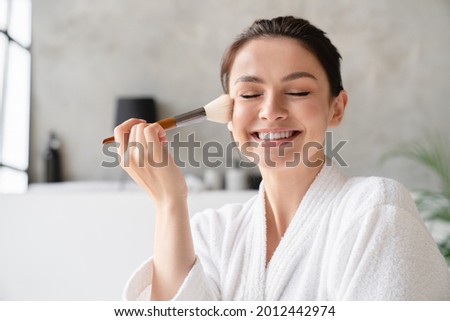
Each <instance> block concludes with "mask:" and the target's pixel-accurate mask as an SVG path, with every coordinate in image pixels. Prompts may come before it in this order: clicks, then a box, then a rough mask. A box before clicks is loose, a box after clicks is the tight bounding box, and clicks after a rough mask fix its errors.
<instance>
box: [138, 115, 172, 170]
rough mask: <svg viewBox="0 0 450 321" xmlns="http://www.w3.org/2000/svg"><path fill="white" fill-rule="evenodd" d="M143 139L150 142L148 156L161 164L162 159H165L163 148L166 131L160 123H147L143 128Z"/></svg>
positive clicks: (165, 151) (165, 150)
mask: <svg viewBox="0 0 450 321" xmlns="http://www.w3.org/2000/svg"><path fill="white" fill-rule="evenodd" d="M143 135H144V139H145V140H146V141H147V142H151V144H149V145H148V146H147V147H148V157H151V160H152V161H153V162H154V163H155V164H163V161H164V160H165V159H167V156H168V155H165V153H167V152H168V151H167V149H165V148H164V144H165V143H166V142H167V138H166V132H165V130H164V128H162V127H161V125H160V124H158V123H154V124H150V125H147V126H146V127H145V128H144V130H143Z"/></svg>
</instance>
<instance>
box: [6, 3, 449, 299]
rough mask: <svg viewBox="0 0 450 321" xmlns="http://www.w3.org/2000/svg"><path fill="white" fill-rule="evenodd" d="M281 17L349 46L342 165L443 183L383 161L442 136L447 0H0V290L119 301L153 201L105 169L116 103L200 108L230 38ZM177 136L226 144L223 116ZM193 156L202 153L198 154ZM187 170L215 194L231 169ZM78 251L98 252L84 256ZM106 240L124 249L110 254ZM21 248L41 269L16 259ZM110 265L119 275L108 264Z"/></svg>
mask: <svg viewBox="0 0 450 321" xmlns="http://www.w3.org/2000/svg"><path fill="white" fill-rule="evenodd" d="M279 15H294V16H298V17H302V18H306V19H308V20H310V22H312V23H313V24H315V25H317V26H318V27H319V28H321V29H323V30H324V31H326V32H327V34H328V36H329V37H330V38H331V40H332V42H333V43H334V44H335V45H336V47H337V48H338V49H339V51H340V53H341V55H342V57H343V61H342V75H343V83H344V87H345V89H346V90H347V91H348V94H349V103H348V107H347V112H346V116H345V118H344V122H343V124H342V125H341V127H340V128H338V129H336V130H335V131H334V133H333V143H334V145H336V144H337V143H338V142H339V141H340V140H345V141H348V142H347V143H346V145H345V146H344V147H343V148H342V149H341V150H340V152H339V153H340V155H341V156H342V158H343V159H344V160H345V162H346V164H347V165H348V166H347V167H345V168H344V171H346V172H347V173H349V174H351V175H364V176H370V175H377V176H385V177H391V178H394V179H396V180H398V181H400V182H401V183H403V184H404V185H406V186H407V187H408V188H409V189H411V190H412V191H414V190H416V189H418V188H426V189H431V190H435V189H439V188H440V187H441V184H442V182H441V179H440V178H439V176H437V175H435V174H433V173H432V171H430V170H429V169H427V168H425V167H424V166H420V165H418V163H417V162H414V161H413V160H411V159H408V158H394V159H391V160H389V161H388V162H385V163H382V162H381V161H380V160H381V158H382V157H383V155H385V154H386V153H388V152H390V151H392V150H396V149H397V148H398V147H399V146H400V145H401V144H405V143H411V142H417V141H420V140H421V139H422V138H423V135H424V133H426V132H427V131H433V132H437V133H439V134H440V135H441V136H442V137H444V138H449V137H450V133H449V130H448V122H449V119H450V108H449V107H450V106H449V102H450V59H449V56H450V55H449V53H450V42H449V41H448V31H449V30H450V1H448V0H429V1H422V0H398V1H388V0H379V1H371V0H360V1H350V0H341V1H328V0H295V1H294V0H277V1H271V0H215V1H205V0H189V1H188V0H166V1H157V0H127V1H122V0H96V1H88V0H59V1H52V0H33V1H31V0H0V192H3V193H6V194H7V195H4V196H2V197H1V198H0V202H2V203H1V205H0V214H1V216H0V217H1V220H2V223H4V224H1V225H3V229H4V231H2V233H0V235H1V236H0V243H1V244H3V247H0V250H2V253H3V255H6V256H4V257H6V258H7V259H6V260H7V261H8V264H2V265H3V270H2V273H3V275H4V277H3V278H2V279H0V299H1V298H3V299H79V298H81V299H116V298H119V297H120V286H121V285H123V283H124V282H125V280H126V277H127V275H128V274H129V273H131V270H132V269H133V267H136V264H138V262H140V260H142V259H143V258H145V257H147V256H148V255H149V253H150V252H151V242H152V241H151V235H150V232H148V230H149V226H151V224H152V221H151V220H152V218H151V217H148V215H147V214H148V213H147V214H146V213H137V212H139V209H142V208H147V207H146V206H148V208H147V209H148V211H151V202H149V201H148V199H147V198H146V196H145V195H141V194H140V192H138V191H137V190H134V189H133V188H129V189H131V190H132V191H131V192H130V191H129V192H130V193H129V194H126V193H125V194H124V193H122V194H120V195H119V194H115V193H116V189H117V188H116V187H118V186H120V182H121V181H124V180H125V181H126V180H127V179H126V178H124V176H123V173H122V171H121V170H120V168H106V167H105V166H102V162H104V161H111V159H110V158H108V157H107V156H106V155H105V154H104V151H103V150H102V144H101V142H102V140H103V138H105V137H107V136H110V135H112V132H113V128H114V126H115V123H116V117H117V112H118V111H117V110H118V101H119V100H120V99H123V98H133V99H134V98H139V99H140V98H145V99H152V101H153V103H154V106H155V108H156V113H157V117H158V118H163V117H168V116H173V115H176V114H179V113H182V112H185V111H188V110H191V109H193V108H197V107H200V106H203V105H204V104H206V103H207V102H209V101H211V100H212V99H214V98H215V97H216V96H218V95H219V94H221V93H222V89H221V86H220V79H219V68H220V62H221V58H222V54H223V52H224V50H225V49H226V48H227V46H228V45H229V44H230V43H231V42H232V41H233V39H234V38H235V37H236V36H237V34H238V33H240V32H241V31H242V30H243V29H244V28H246V27H248V26H249V25H250V24H251V23H252V22H253V21H254V20H255V19H257V18H272V17H275V16H279ZM177 133H179V134H180V135H181V137H182V138H183V137H184V139H186V140H187V137H188V135H189V134H192V133H195V138H196V139H197V140H199V141H200V142H202V143H206V142H208V141H217V142H219V143H220V144H222V145H223V146H225V145H227V144H229V142H230V135H229V132H228V131H227V128H226V126H225V125H218V124H215V123H202V124H198V125H193V126H190V127H187V128H183V129H177V130H173V131H171V133H170V137H169V139H171V138H172V137H173V135H175V134H177ZM444 141H445V140H444ZM440 147H442V148H444V149H448V148H449V146H448V145H445V143H444V145H443V146H440ZM185 152H186V153H187V151H185ZM182 157H186V155H184V156H182ZM195 157H196V159H197V160H198V161H199V162H201V160H202V154H201V150H200V149H196V154H195ZM447 165H448V164H447ZM183 171H184V172H185V174H186V176H187V177H189V178H190V182H192V186H193V190H195V189H196V188H197V189H198V190H202V189H205V188H208V186H206V185H205V179H207V180H209V184H210V185H209V186H213V187H212V188H214V189H220V188H226V187H227V184H226V176H227V175H228V173H227V172H228V171H231V170H230V169H225V168H223V167H221V168H218V169H217V170H216V172H217V173H219V174H220V177H219V176H217V175H216V176H214V174H212V173H211V172H209V171H208V170H207V169H206V168H205V167H204V166H203V165H201V166H200V167H198V168H194V167H191V166H187V167H185V168H183ZM230 177H231V181H232V182H235V181H236V180H237V179H239V175H235V176H233V175H231V174H230ZM58 181H61V183H57V184H55V183H53V184H49V183H47V182H58ZM128 183H129V182H127V184H128ZM232 185H233V184H228V186H229V187H230V186H232ZM238 185H239V184H238ZM112 186H113V187H112ZM246 187H248V186H242V184H241V185H239V186H237V187H231V188H229V189H231V190H236V189H238V190H239V189H241V188H246ZM27 191H28V192H27ZM93 191H95V192H97V193H98V194H95V195H94V196H92V192H93ZM11 193H25V194H11ZM216 193H219V192H217V191H216ZM245 193H248V194H245ZM245 193H244V192H233V191H230V192H229V193H228V194H227V195H228V196H227V197H222V196H220V195H221V194H220V195H219V194H214V195H216V196H217V197H216V198H212V199H211V198H209V199H210V203H203V205H205V206H206V205H211V206H216V207H217V205H219V204H221V202H226V201H230V200H242V199H245V198H248V196H249V195H251V194H252V192H245ZM88 194H91V196H92V197H96V199H97V200H94V199H92V198H89V197H90V196H89V195H88ZM123 195H125V196H123ZM136 195H138V196H136ZM112 197H114V198H112ZM121 197H124V198H123V199H121ZM134 197H138V200H136V199H134ZM195 197H197V196H195ZM198 197H200V196H198ZM130 199H132V200H133V202H134V203H133V204H134V205H132V206H134V207H131V208H129V212H132V209H133V208H134V209H135V212H134V214H133V215H142V216H139V217H138V218H136V219H134V220H133V221H132V222H131V223H130V222H129V220H127V219H126V217H122V216H120V213H118V209H120V208H121V206H123V208H126V207H129V206H130ZM114 202H117V203H114ZM111 203H114V204H115V205H114V206H111ZM194 203H196V205H195V206H197V205H198V203H202V200H201V199H195V202H194ZM105 204H109V205H108V206H109V207H108V206H106V205H105ZM195 209H196V210H200V209H201V207H199V206H197V207H196V208H195ZM114 210H115V211H116V212H115V214H114V215H117V217H120V219H117V220H116V221H114V217H115V216H114V215H111V211H114ZM141 212H145V211H142V210H141ZM39 215H41V216H39ZM45 215H47V216H45ZM64 215H73V216H71V217H70V219H64ZM31 222H33V223H31ZM111 222H113V223H111ZM114 222H115V223H114ZM137 222H139V224H138V223H137ZM39 224H41V225H42V226H41V225H39ZM127 224H130V225H128V226H127ZM37 227H39V228H37ZM75 227H76V228H75ZM106 227H107V228H106ZM86 228H87V230H86ZM127 228H128V230H127ZM0 229H1V227H0ZM124 229H125V230H126V231H124ZM25 231H26V232H25ZM55 231H58V232H57V234H52V233H56V232H55ZM146 231H147V232H146ZM2 238H3V239H2ZM36 239H39V240H41V241H40V242H41V243H39V242H37V241H36ZM94 240H95V241H94ZM15 242H28V243H27V244H28V245H25V243H15ZM114 242H115V243H114ZM31 243H33V244H34V246H35V247H31V248H30V247H29V244H31ZM56 243H59V246H60V247H59V248H58V250H55V252H52V253H53V254H51V255H50V254H49V253H50V252H49V250H48V249H49V248H50V249H51V248H52V247H53V246H55V244H56ZM14 244H16V245H17V246H18V247H13V245H14ZM83 244H84V245H83ZM141 244H145V245H141ZM64 246H65V249H66V250H67V251H66V250H65V249H64V248H62V247H64ZM83 246H85V248H86V249H88V248H89V249H91V251H94V250H95V251H96V252H92V253H91V254H86V253H85V252H83V250H80V249H85V248H83ZM46 247H47V249H45V248H46ZM112 249H120V251H119V252H118V253H119V256H120V258H118V257H117V256H116V255H117V254H118V253H117V252H115V251H113V250H112ZM20 251H22V252H20ZM105 251H106V252H105ZM18 253H21V254H23V255H19V254H18ZM69 253H70V254H69ZM74 253H78V258H79V260H80V262H81V261H83V260H84V261H83V262H84V263H79V264H78V265H76V266H77V269H76V273H78V278H75V279H74V280H72V281H71V282H72V283H70V285H68V286H67V289H70V291H67V293H66V294H61V291H63V290H62V289H61V288H58V286H57V284H62V283H64V282H67V278H66V272H64V271H71V270H70V269H73V266H72V264H71V263H70V260H69V259H68V257H66V256H65V255H74ZM98 253H107V254H105V255H106V256H105V257H103V258H100V257H99V256H98V255H97V254H98ZM8 255H9V256H8ZM27 255H28V259H29V258H30V256H31V257H33V258H34V259H33V260H32V262H34V264H35V268H36V269H37V267H38V266H39V267H40V270H39V269H37V270H39V271H41V273H42V275H41V276H40V277H39V276H36V275H35V276H32V275H31V274H27V273H30V272H29V271H28V270H27V269H25V268H23V266H24V264H26V262H27V259H26V258H27ZM108 255H109V256H108ZM43 257H44V258H47V259H48V260H50V261H45V260H44V261H42V258H43ZM56 257H58V258H59V259H58V260H57V259H56ZM61 257H62V258H63V261H61ZM64 258H66V259H67V260H66V259H64ZM51 260H55V261H51ZM119 261H120V262H121V263H120V264H119V263H118V262H119ZM43 262H47V263H43ZM48 262H51V263H48ZM72 263H73V262H72ZM80 264H84V265H83V266H84V267H85V268H81V269H80ZM121 264H122V265H121ZM19 266H22V268H23V270H20V268H19ZM92 266H96V267H97V270H95V269H94V270H92V269H91V268H89V267H92ZM110 266H116V270H113V271H110V272H109V273H104V271H105V270H106V269H107V267H110ZM65 269H68V270H65ZM50 270H52V271H53V272H50ZM17 271H21V272H20V273H22V281H23V279H25V280H27V282H28V284H30V282H31V284H33V282H35V285H36V287H35V288H36V289H39V290H35V292H31V293H29V292H28V293H26V294H25V293H24V292H23V291H22V290H23V289H22V288H20V286H19V285H18V282H19V281H17V280H16V279H9V278H8V277H6V276H7V275H11V273H13V274H14V273H17ZM55 271H59V272H55ZM102 271H103V272H102ZM94 272H95V273H94ZM2 273H0V275H1V274H2ZM58 273H59V274H58ZM67 273H69V272H67ZM73 273H75V272H73ZM73 273H72V272H71V273H69V274H73ZM80 273H81V274H80ZM83 273H84V274H83ZM118 275H119V276H118ZM102 277H103V279H101V278H102ZM27 278H28V279H27ZM111 279H115V280H116V283H114V284H113V285H111V284H112V283H111ZM61 280H65V281H64V282H62V281H61ZM81 280H85V281H86V280H90V281H89V284H90V285H89V286H87V285H86V284H84V283H83V282H81ZM92 280H97V282H99V285H98V286H97V287H95V286H94V285H93V284H94V283H95V282H93V281H92ZM99 280H100V281H99ZM102 280H103V281H102ZM22 281H20V282H22ZM2 282H3V284H2ZM20 282H19V283H20ZM102 282H103V283H102ZM49 284H50V287H49ZM81 284H84V285H83V287H81ZM95 289H97V290H95ZM105 289H108V291H106V290H105ZM36 291H37V292H36ZM58 291H59V292H58ZM96 291H97V292H96ZM57 293H60V294H57Z"/></svg>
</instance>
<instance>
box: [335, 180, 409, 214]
mask: <svg viewBox="0 0 450 321" xmlns="http://www.w3.org/2000/svg"><path fill="white" fill-rule="evenodd" d="M340 199H341V200H342V201H343V202H344V203H345V205H346V207H351V208H352V209H353V210H358V211H367V210H370V209H371V208H377V207H380V206H394V207H398V208H400V209H402V210H404V211H406V212H413V213H416V212H417V209H416V205H415V203H414V200H413V199H412V197H411V193H410V191H409V190H408V189H407V188H406V187H405V186H403V185H402V184H401V183H399V182H397V181H395V180H393V179H390V178H385V177H376V176H371V177H352V178H350V179H348V181H347V182H346V184H345V185H344V186H343V188H342V190H341V195H340Z"/></svg>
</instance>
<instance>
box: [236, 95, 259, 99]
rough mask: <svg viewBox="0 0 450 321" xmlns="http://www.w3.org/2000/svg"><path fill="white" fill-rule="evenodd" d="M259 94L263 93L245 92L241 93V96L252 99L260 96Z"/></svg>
mask: <svg viewBox="0 0 450 321" xmlns="http://www.w3.org/2000/svg"><path fill="white" fill-rule="evenodd" d="M259 96H261V94H252V95H246V94H243V95H241V97H242V98H244V99H252V98H256V97H259Z"/></svg>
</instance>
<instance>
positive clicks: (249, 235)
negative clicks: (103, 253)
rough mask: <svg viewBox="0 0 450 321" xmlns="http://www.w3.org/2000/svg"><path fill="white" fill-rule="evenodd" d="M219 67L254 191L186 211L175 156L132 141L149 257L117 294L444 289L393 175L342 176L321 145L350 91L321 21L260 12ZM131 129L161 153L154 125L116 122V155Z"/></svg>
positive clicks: (366, 296) (444, 292)
mask: <svg viewBox="0 0 450 321" xmlns="http://www.w3.org/2000/svg"><path fill="white" fill-rule="evenodd" d="M221 73H222V83H223V87H224V90H225V92H226V93H228V94H229V95H230V96H231V97H232V98H233V99H234V109H233V118H232V121H231V122H230V123H229V125H228V126H229V129H230V130H231V131H232V134H233V136H234V139H235V140H236V142H237V143H238V144H239V145H240V146H243V145H246V150H245V152H247V153H248V154H250V155H255V157H254V158H255V159H258V160H259V161H258V166H259V169H260V171H261V175H262V177H263V182H262V183H261V186H260V190H259V193H258V195H256V196H255V197H254V198H252V199H250V200H249V201H248V202H246V203H244V204H230V205H227V206H224V207H223V208H220V209H218V210H211V209H210V210H206V211H204V212H202V213H198V214H196V215H194V216H193V218H192V220H191V221H190V220H189V214H188V209H187V188H186V184H185V183H184V179H183V176H182V174H181V172H180V170H179V169H178V168H177V167H176V165H175V164H174V162H173V160H172V159H171V160H170V164H169V166H167V167H160V168H151V167H149V166H146V167H139V166H138V159H139V151H138V150H137V149H136V148H133V147H130V156H131V159H133V158H134V159H135V160H136V161H135V162H134V163H135V164H133V161H131V162H130V164H131V165H130V166H128V167H125V170H126V171H127V172H128V173H129V174H130V176H131V177H132V178H133V179H134V180H136V181H137V182H138V183H139V184H140V185H141V186H142V187H143V188H144V189H145V190H146V191H147V192H148V193H149V195H150V196H151V197H152V198H153V199H154V201H155V206H156V211H157V214H156V222H155V225H156V226H155V242H154V254H153V258H152V259H150V260H149V261H148V262H146V263H144V264H143V265H142V266H141V267H140V268H139V270H138V271H137V272H136V273H135V274H134V275H133V276H132V278H131V279H130V281H129V283H128V285H127V288H126V291H125V298H126V299H131V300H135V299H152V300H171V299H172V300H446V299H450V276H449V271H448V269H447V267H446V265H445V262H444V260H443V257H442V256H441V255H440V253H439V251H438V249H437V247H436V245H435V243H434V241H433V239H432V238H431V236H430V235H429V233H428V232H427V230H426V227H425V226H424V224H423V223H422V221H421V218H420V216H419V214H418V212H417V209H416V207H415V205H414V202H413V201H412V199H411V197H410V194H409V192H408V191H407V190H406V189H405V188H404V187H402V186H401V185H400V184H399V183H397V182H395V181H392V180H389V179H384V178H377V177H369V178H363V177H355V178H349V177H346V176H345V175H343V174H342V173H341V172H340V171H339V169H338V168H337V167H336V165H333V164H330V163H329V162H328V160H327V159H326V157H325V155H324V151H323V148H321V146H322V145H323V143H324V140H325V133H326V130H327V128H328V127H335V126H338V125H339V124H340V122H341V121H342V118H343V115H344V111H345V106H346V103H347V93H346V92H345V91H344V90H343V87H342V81H341V76H340V55H339V53H338V51H337V49H336V48H335V47H334V46H333V45H332V43H331V42H330V41H329V39H328V38H327V37H326V36H325V34H324V33H323V32H322V31H321V30H319V29H317V28H316V27H314V26H312V25H311V24H309V22H308V21H305V20H302V19H296V18H293V17H278V18H275V19H272V20H259V21H256V22H255V23H254V24H253V25H252V26H251V27H250V28H249V29H248V30H246V31H245V32H244V33H243V34H241V35H240V37H239V38H238V39H237V40H236V41H235V42H234V43H233V44H232V45H231V46H230V48H229V49H228V51H227V52H226V54H225V56H224V60H223V63H222V71H221ZM128 132H129V133H130V134H129V141H130V142H134V141H136V142H138V143H141V144H142V145H144V146H146V145H147V143H148V142H151V143H152V144H151V145H150V146H153V147H152V150H150V151H149V152H150V155H151V156H150V157H152V158H153V159H154V160H155V161H156V162H160V161H161V160H162V158H163V154H164V142H165V132H164V130H163V129H162V128H161V127H160V126H159V125H158V124H146V123H145V122H143V121H140V120H136V119H131V120H128V121H126V122H125V123H123V124H122V125H120V126H118V127H117V128H116V129H115V139H116V141H117V142H119V143H120V146H121V147H120V153H121V154H122V156H123V153H124V152H125V146H127V144H128V141H127V140H125V139H124V137H126V135H125V134H126V133H128ZM248 143H251V144H248ZM145 152H147V151H145ZM122 159H123V157H122ZM191 228H192V231H191Z"/></svg>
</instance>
